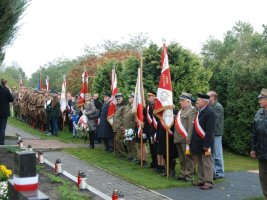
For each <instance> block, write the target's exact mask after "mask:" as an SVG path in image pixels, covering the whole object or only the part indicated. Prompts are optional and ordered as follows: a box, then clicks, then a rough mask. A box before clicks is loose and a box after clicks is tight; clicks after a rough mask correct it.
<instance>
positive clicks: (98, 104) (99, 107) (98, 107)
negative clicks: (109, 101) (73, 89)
mask: <svg viewBox="0 0 267 200" xmlns="http://www.w3.org/2000/svg"><path fill="white" fill-rule="evenodd" d="M94 103H95V107H96V109H98V110H100V112H101V110H102V103H101V102H100V101H99V99H96V100H94Z"/></svg>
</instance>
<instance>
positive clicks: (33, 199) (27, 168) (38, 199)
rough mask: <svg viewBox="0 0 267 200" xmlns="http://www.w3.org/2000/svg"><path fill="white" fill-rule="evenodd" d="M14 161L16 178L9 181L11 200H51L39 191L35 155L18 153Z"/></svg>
mask: <svg viewBox="0 0 267 200" xmlns="http://www.w3.org/2000/svg"><path fill="white" fill-rule="evenodd" d="M14 161H15V166H14V168H15V170H14V177H13V179H10V180H9V181H8V196H9V200H49V197H48V196H46V195H45V194H44V193H42V192H41V191H40V190H38V177H37V174H36V156H35V153H34V152H30V151H20V152H16V153H15V157H14ZM36 178H37V179H36ZM34 180H37V182H34ZM32 181H33V182H32ZM31 188H35V189H31Z"/></svg>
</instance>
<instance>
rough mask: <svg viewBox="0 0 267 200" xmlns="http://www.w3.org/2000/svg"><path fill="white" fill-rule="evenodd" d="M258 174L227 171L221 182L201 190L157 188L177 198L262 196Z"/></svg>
mask: <svg viewBox="0 0 267 200" xmlns="http://www.w3.org/2000/svg"><path fill="white" fill-rule="evenodd" d="M258 177H259V174H258V173H251V172H228V173H226V175H225V179H224V181H223V182H221V183H218V184H216V185H215V186H214V188H213V189H212V190H207V191H203V190H201V189H199V188H198V187H185V188H170V189H164V190H158V192H160V193H161V194H164V195H166V196H168V197H170V198H172V199H177V200H184V199H190V200H209V199H215V200H239V199H240V200H241V199H249V198H252V197H260V196H262V191H261V187H260V183H259V178H258Z"/></svg>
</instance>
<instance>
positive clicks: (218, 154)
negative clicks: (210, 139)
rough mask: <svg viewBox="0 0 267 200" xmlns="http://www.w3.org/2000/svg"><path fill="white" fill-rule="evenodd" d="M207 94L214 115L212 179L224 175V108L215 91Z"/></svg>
mask: <svg viewBox="0 0 267 200" xmlns="http://www.w3.org/2000/svg"><path fill="white" fill-rule="evenodd" d="M207 95H209V96H210V107H211V109H212V110H213V111H214V113H215V116H216V119H215V129H214V147H213V151H212V161H213V179H219V178H223V177H224V162H223V147H222V136H223V127H224V109H223V106H222V105H221V104H220V103H219V102H218V99H217V96H218V95H217V93H216V92H215V91H209V92H208V93H207Z"/></svg>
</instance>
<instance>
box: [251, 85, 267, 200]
mask: <svg viewBox="0 0 267 200" xmlns="http://www.w3.org/2000/svg"><path fill="white" fill-rule="evenodd" d="M258 99H259V104H260V107H261V109H259V110H258V111H257V113H256V115H255V118H254V124H253V129H252V142H251V143H252V151H251V152H250V155H251V157H253V158H256V157H257V158H258V160H259V178H260V183H261V188H262V191H263V195H264V197H265V199H267V148H266V147H267V89H262V91H261V93H260V95H259V96H258Z"/></svg>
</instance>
